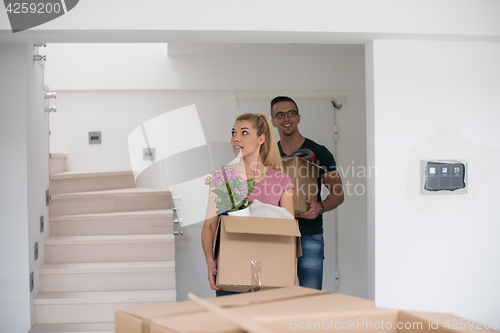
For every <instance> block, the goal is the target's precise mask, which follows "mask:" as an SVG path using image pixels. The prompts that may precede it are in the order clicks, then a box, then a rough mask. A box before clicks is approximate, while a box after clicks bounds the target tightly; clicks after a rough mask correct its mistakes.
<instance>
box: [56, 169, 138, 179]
mask: <svg viewBox="0 0 500 333" xmlns="http://www.w3.org/2000/svg"><path fill="white" fill-rule="evenodd" d="M133 175H134V173H133V171H131V170H82V171H66V172H60V173H56V174H53V175H51V176H50V179H51V180H61V179H77V178H98V177H117V176H133Z"/></svg>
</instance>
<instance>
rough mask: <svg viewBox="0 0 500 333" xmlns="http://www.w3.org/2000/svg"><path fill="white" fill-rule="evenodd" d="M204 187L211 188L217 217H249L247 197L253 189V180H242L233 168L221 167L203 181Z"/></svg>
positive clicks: (249, 203)
mask: <svg viewBox="0 0 500 333" xmlns="http://www.w3.org/2000/svg"><path fill="white" fill-rule="evenodd" d="M205 185H210V186H211V187H213V188H214V189H213V191H212V192H213V193H214V194H215V198H214V201H215V205H216V207H217V208H218V211H217V215H221V214H225V213H226V212H227V213H228V214H229V215H239V216H250V213H249V211H248V208H249V207H250V205H251V203H252V202H251V201H247V197H248V196H249V195H250V194H251V193H252V191H253V189H254V187H255V180H253V179H249V180H244V179H243V178H242V177H241V175H240V174H239V172H238V170H236V167H235V166H229V167H222V168H221V169H218V170H216V171H214V172H212V174H211V175H210V176H208V177H207V178H206V179H205ZM231 213H232V214H231Z"/></svg>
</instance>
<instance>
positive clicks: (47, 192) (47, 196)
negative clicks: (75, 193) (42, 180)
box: [45, 190, 50, 206]
mask: <svg viewBox="0 0 500 333" xmlns="http://www.w3.org/2000/svg"><path fill="white" fill-rule="evenodd" d="M49 199H50V197H49V190H47V191H45V206H48V205H49Z"/></svg>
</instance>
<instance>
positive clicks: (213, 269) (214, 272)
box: [207, 260, 224, 290]
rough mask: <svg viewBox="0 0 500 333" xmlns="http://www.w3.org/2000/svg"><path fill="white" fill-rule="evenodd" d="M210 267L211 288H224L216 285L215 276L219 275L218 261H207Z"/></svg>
mask: <svg viewBox="0 0 500 333" xmlns="http://www.w3.org/2000/svg"><path fill="white" fill-rule="evenodd" d="M207 267H208V283H210V288H212V290H224V289H222V288H219V287H217V286H216V285H215V276H216V275H217V262H216V261H215V260H212V261H210V262H208V263H207Z"/></svg>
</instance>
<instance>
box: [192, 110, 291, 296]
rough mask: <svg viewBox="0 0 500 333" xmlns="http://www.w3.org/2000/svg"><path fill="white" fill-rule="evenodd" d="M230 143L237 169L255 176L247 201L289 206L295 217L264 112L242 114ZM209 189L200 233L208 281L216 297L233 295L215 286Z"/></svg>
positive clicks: (243, 174)
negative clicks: (253, 185) (238, 160)
mask: <svg viewBox="0 0 500 333" xmlns="http://www.w3.org/2000/svg"><path fill="white" fill-rule="evenodd" d="M231 146H232V148H233V152H234V154H235V156H238V157H240V162H239V164H238V165H237V166H236V169H237V170H238V172H239V173H240V175H241V177H242V178H243V179H254V180H255V188H254V189H253V191H252V193H251V194H250V195H249V196H248V200H249V201H251V200H255V199H258V200H259V201H260V202H263V203H267V204H271V205H275V206H280V207H284V208H286V210H288V212H290V214H292V216H293V215H294V208H293V184H292V180H291V179H290V177H288V176H287V175H286V174H284V173H283V172H282V170H283V165H282V163H281V156H280V152H279V150H278V146H277V143H276V139H275V137H274V132H273V129H272V124H271V121H270V119H269V117H268V116H267V115H266V114H264V113H257V114H252V113H246V114H243V115H241V116H239V117H238V118H237V119H236V122H235V123H234V127H233V128H232V129H231ZM212 190H213V189H212V188H210V195H209V202H208V208H207V218H206V220H205V223H204V225H203V230H202V232H201V242H202V246H203V251H204V252H205V258H206V261H207V269H208V282H209V284H210V287H211V288H212V289H213V290H215V291H216V295H217V296H223V295H227V294H230V292H226V291H223V290H222V289H221V288H219V287H217V286H216V285H215V275H216V274H217V263H216V261H215V259H214V253H213V243H214V239H215V231H216V229H217V223H218V218H219V217H218V216H217V211H216V208H215V203H214V194H213V193H212Z"/></svg>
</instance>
